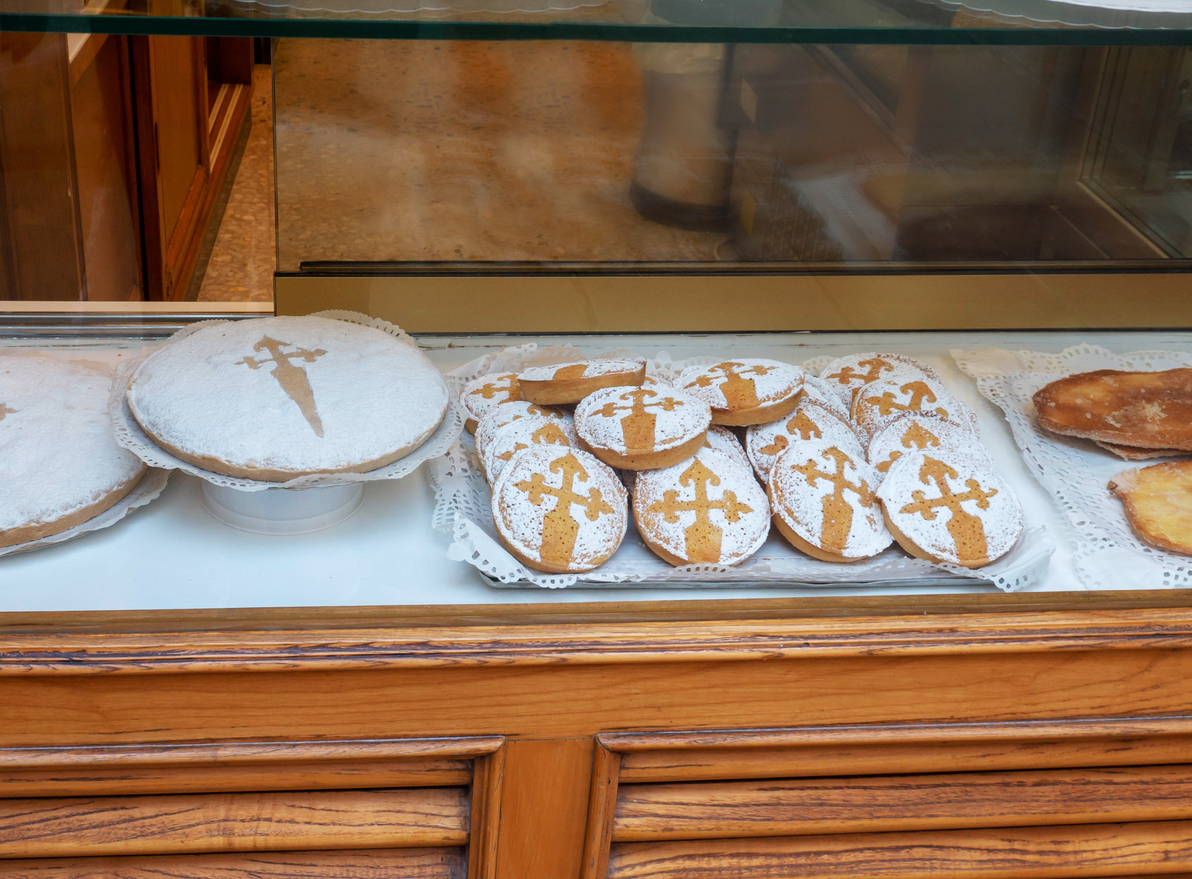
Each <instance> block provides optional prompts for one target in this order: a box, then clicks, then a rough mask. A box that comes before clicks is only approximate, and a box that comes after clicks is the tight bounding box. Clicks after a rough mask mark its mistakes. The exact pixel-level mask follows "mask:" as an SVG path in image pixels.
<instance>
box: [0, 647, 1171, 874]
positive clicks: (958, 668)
mask: <svg viewBox="0 0 1192 879" xmlns="http://www.w3.org/2000/svg"><path fill="white" fill-rule="evenodd" d="M1189 679H1192V651H1180V650H1150V649H1139V650H1109V651H1088V652H1084V651H1076V652H1071V653H1069V652H1064V651H1052V652H1042V653H1033V652H1032V653H1008V654H1005V655H1002V656H999V657H998V658H997V661H996V662H993V661H991V659H990V658H989V657H987V656H984V655H976V656H970V655H965V654H963V653H958V654H956V655H951V656H946V655H941V656H901V657H885V656H873V657H866V658H861V657H858V658H847V659H846V658H839V659H811V658H809V659H804V660H794V659H791V660H786V661H777V660H771V661H767V662H703V663H673V662H663V663H643V664H640V665H619V664H612V665H604V666H599V665H567V664H561V665H556V666H539V665H530V666H526V667H522V666H513V667H494V666H488V667H480V668H454V669H440V668H432V669H411V670H409V671H403V670H395V669H378V670H373V671H352V672H339V673H335V674H293V675H285V674H268V675H252V674H227V675H217V674H196V675H191V676H188V677H187V679H186V687H185V688H180V687H179V686H178V685H177V678H175V677H173V676H158V675H100V676H80V677H75V678H71V677H66V676H28V677H9V678H4V679H2V680H0V744H7V745H9V746H23V747H31V746H46V745H51V744H72V745H75V744H81V743H105V742H106V743H117V742H145V741H153V740H175V741H176V740H178V739H184V740H186V739H191V740H193V739H230V738H257V739H270V738H281V737H287V738H321V737H328V738H340V737H344V736H349V735H350V736H359V737H377V738H388V737H400V736H407V735H409V736H425V735H428V734H432V733H439V734H448V735H483V734H487V733H491V732H492V731H493V730H495V729H499V730H501V731H502V732H503V733H506V734H507V735H509V736H510V737H514V736H522V737H532V736H543V737H547V738H551V737H579V736H591V735H592V734H593V733H594V732H596V731H598V730H602V729H604V730H608V729H650V728H658V727H665V726H666V725H668V724H669V725H675V726H678V725H680V724H681V725H682V726H683V727H684V728H686V729H691V728H696V727H703V728H712V729H724V728H725V727H731V726H733V725H738V724H747V725H749V726H751V727H789V726H806V725H808V724H823V723H835V724H843V725H851V724H870V723H930V722H932V721H937V722H955V721H957V720H964V721H970V722H985V721H994V720H997V721H1026V720H1041V719H1061V718H1088V717H1105V716H1110V717H1113V716H1130V715H1135V716H1146V715H1181V716H1183V715H1188V714H1190V713H1192V689H1189V687H1188V685H1187V681H1188V680H1189ZM1040 681H1046V682H1047V686H1040V684H1039V682H1040ZM391 693H400V694H401V698H400V699H391V698H379V697H378V694H391ZM726 693H731V694H732V698H731V699H730V698H725V694H726ZM589 772H590V763H589V765H588V768H587V769H585V777H586V775H587V773H589ZM585 787H586V782H585ZM585 797H586V793H585ZM585 802H586V800H585ZM577 869H578V867H577Z"/></svg>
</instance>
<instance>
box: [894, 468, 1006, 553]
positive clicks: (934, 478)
mask: <svg viewBox="0 0 1192 879" xmlns="http://www.w3.org/2000/svg"><path fill="white" fill-rule="evenodd" d="M958 478H959V475H958V474H957V472H956V471H955V470H953V469H952V468H951V467H949V466H948V465H947V464H945V463H944V462H943V461H937V460H936V459H935V458H931V457H927V458H924V459H923V467H922V468H921V469H920V470H919V481H920V482H921V483H923V484H924V485H930V484H931V483H932V482H934V483H935V487H936V488H938V489H939V492H940V493H939V496H938V497H933V498H929V497H927V494H926V492H924V491H923V490H922V489H919V488H916V489H915V490H914V491H912V492H911V497H912V498H914V500H913V501H912V502H911V503H909V504H907V505H906V506H905V507H903V508H902V510H901V512H903V513H918V514H919V515H921V516H922V517H923V518H924V519H926V520H927V521H929V522H930V521H931V520H932V519H934V518H935V517H936V512H935V511H936V509H937V508H939V507H946V508H947V509H949V510H951V511H952V518H950V519H949V520H948V533H949V534H951V535H952V540H953V541H954V542H955V543H956V549H957V551H958V552H963V553H964V555H965V557H968V558H974V559H983V558H985V556H986V554H987V553H988V551H989V550H988V544H987V543H986V541H985V526H984V525H983V524H982V523H981V518H980V517H979V516H974V515H973V514H972V513H969V512H966V511H965V509H964V507H962V506H961V504H963V503H964V502H965V501H976V503H977V509H978V510H988V509H989V499H990V498H991V497H993V496H994V495H996V494H997V489H996V488H991V489H989V490H988V491H986V490H985V489H983V488H981V483H979V482H978V481H977V480H975V479H972V478H970V479H966V480H965V483H964V484H965V487H966V488H967V489H968V491H966V492H964V493H962V494H955V493H954V492H953V491H952V488H951V486H949V485H948V480H949V479H958Z"/></svg>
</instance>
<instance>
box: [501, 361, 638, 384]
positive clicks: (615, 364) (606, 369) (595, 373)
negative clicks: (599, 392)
mask: <svg viewBox="0 0 1192 879" xmlns="http://www.w3.org/2000/svg"><path fill="white" fill-rule="evenodd" d="M579 366H583V370H582V371H581V370H579V369H577V368H576V367H579ZM645 366H646V361H645V360H644V359H638V358H613V357H608V358H600V359H596V360H579V361H575V362H573V363H553V364H550V365H549V366H530V367H527V368H526V369H524V370H522V372H521V373H520V374H519V376H518V378H519V379H521V380H522V381H537V382H542V381H550V380H552V379H554V378H568V379H577V378H598V377H600V376H606V375H619V374H620V373H633V372H638V371H640V370H642V369H645ZM560 372H562V373H563V375H562V376H560V375H559V373H560Z"/></svg>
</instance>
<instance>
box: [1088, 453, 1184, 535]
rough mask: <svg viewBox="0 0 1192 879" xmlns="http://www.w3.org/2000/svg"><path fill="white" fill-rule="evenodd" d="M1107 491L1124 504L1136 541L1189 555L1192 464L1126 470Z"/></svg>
mask: <svg viewBox="0 0 1192 879" xmlns="http://www.w3.org/2000/svg"><path fill="white" fill-rule="evenodd" d="M1109 490H1110V491H1112V492H1113V493H1114V494H1116V495H1117V496H1118V497H1120V498H1121V499H1122V503H1123V504H1125V505H1126V518H1127V519H1128V520H1129V521H1130V527H1131V528H1133V529H1134V533H1135V534H1137V535H1138V539H1139V540H1141V541H1142V542H1143V543H1145V544H1147V545H1149V546H1153V547H1155V548H1156V549H1162V550H1164V551H1166V552H1176V553H1180V554H1181V555H1192V461H1169V462H1168V463H1166V464H1152V465H1151V466H1150V467H1140V468H1139V469H1137V470H1125V471H1123V472H1121V473H1119V474H1118V475H1117V476H1115V477H1113V480H1112V481H1111V482H1110V483H1109Z"/></svg>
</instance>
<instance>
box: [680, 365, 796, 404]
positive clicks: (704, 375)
mask: <svg viewBox="0 0 1192 879" xmlns="http://www.w3.org/2000/svg"><path fill="white" fill-rule="evenodd" d="M676 384H678V385H680V386H681V387H683V388H684V389H686V390H688V391H690V392H691V393H693V394H695V395H696V396H698V397H699V398H700V399H702V400H706V401H707V402H708V404H709V405H710V406H711V407H712V408H713V409H721V410H726V411H729V412H739V411H743V410H747V409H756V408H758V407H760V406H773V405H776V404H778V403H781V402H783V401H784V400H789V399H790V398H791V397H793V396H794V395H795V394H797V393H799V391H800V390H801V389H802V387H803V370H801V369H800V368H799V367H797V366H792V365H791V364H789V363H782V362H780V361H778V360H764V359H760V358H753V359H742V360H725V361H721V362H720V363H716V364H713V365H712V366H689V367H688V368H687V369H685V370H683V372H682V373H681V374H680V375H679V380H678V382H676Z"/></svg>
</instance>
